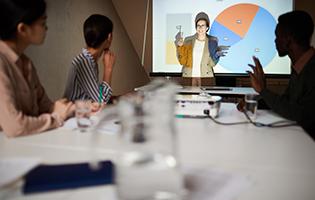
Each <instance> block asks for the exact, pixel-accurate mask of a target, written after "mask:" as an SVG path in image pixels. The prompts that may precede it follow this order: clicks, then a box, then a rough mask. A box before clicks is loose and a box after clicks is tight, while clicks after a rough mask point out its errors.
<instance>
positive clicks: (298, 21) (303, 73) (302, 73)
mask: <svg viewBox="0 0 315 200" xmlns="http://www.w3.org/2000/svg"><path fill="white" fill-rule="evenodd" d="M313 31H314V22H313V20H312V18H311V16H310V15H309V14H308V13H306V12H304V11H292V12H288V13H285V14H283V15H281V16H280V17H279V18H278V24H277V27H276V31H275V34H276V39H275V43H276V48H277V51H278V54H279V56H280V57H283V56H287V55H288V56H289V58H290V60H291V62H292V69H291V75H290V81H289V85H288V87H287V89H286V90H285V92H284V93H283V94H282V95H277V94H274V93H272V92H271V91H270V90H268V89H267V88H266V81H265V77H264V71H263V68H262V66H261V64H260V62H259V59H258V58H256V57H253V60H254V63H255V65H249V66H250V67H251V68H252V70H253V71H252V72H248V74H249V76H250V80H251V84H252V87H253V88H254V89H255V90H256V92H258V93H259V94H260V96H261V97H262V98H263V100H264V101H265V102H266V103H267V105H268V106H269V107H270V108H271V109H272V110H273V111H274V112H276V113H278V114H279V115H281V116H283V117H285V118H287V119H290V120H293V121H296V122H297V123H298V124H300V125H301V126H302V127H303V128H304V130H305V131H306V132H308V133H309V135H310V136H311V137H312V138H313V139H314V137H315V134H314V132H315V128H314V126H315V111H314V110H315V50H314V48H313V47H312V46H311V45H310V43H311V38H312V34H313Z"/></svg>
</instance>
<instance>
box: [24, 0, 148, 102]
mask: <svg viewBox="0 0 315 200" xmlns="http://www.w3.org/2000/svg"><path fill="white" fill-rule="evenodd" d="M47 6H48V8H47V16H48V21H47V23H48V33H47V37H46V40H45V43H44V44H43V45H41V46H31V47H29V48H28V49H27V51H26V54H27V55H28V56H29V57H31V59H32V60H33V62H34V64H35V67H36V69H37V72H38V74H39V77H40V80H41V82H42V84H43V85H44V87H45V89H46V92H47V93H48V95H49V97H51V98H52V99H57V98H60V97H61V96H62V95H63V91H64V86H65V82H66V79H67V73H68V69H69V67H70V63H71V60H72V58H73V57H74V56H75V55H77V54H78V53H80V52H81V49H82V47H84V46H85V44H84V39H83V33H82V26H83V22H84V20H85V19H86V18H87V17H88V16H90V15H91V14H94V13H98V14H104V15H106V16H108V17H109V18H111V19H112V21H113V23H114V33H113V35H114V39H113V42H112V48H111V49H112V51H114V52H115V54H116V64H115V68H114V70H113V79H112V86H113V90H114V94H115V95H120V94H125V93H126V92H129V91H132V90H133V88H134V87H138V86H141V85H143V84H145V83H147V81H148V78H147V77H146V73H145V71H144V69H143V67H141V64H140V60H139V57H138V55H137V53H136V51H135V49H134V47H133V45H132V43H131V41H130V39H129V37H128V34H127V32H126V30H125V28H124V27H123V25H122V23H121V20H120V18H119V16H118V15H117V13H116V10H115V8H114V6H113V4H112V1H111V0H89V1H86V0H47ZM99 64H100V70H102V67H101V63H99Z"/></svg>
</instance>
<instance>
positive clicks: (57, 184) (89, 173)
mask: <svg viewBox="0 0 315 200" xmlns="http://www.w3.org/2000/svg"><path fill="white" fill-rule="evenodd" d="M113 183H114V165H113V163H112V162H111V161H103V162H101V163H100V168H99V169H97V170H93V169H91V168H90V166H89V164H88V163H79V164H65V165H40V166H38V167H36V168H35V169H33V170H31V171H30V172H29V173H28V174H27V175H26V176H25V184H24V187H23V192H24V193H25V194H30V193H36V192H48V191H53V190H61V189H72V188H79V187H87V186H96V185H102V184H113Z"/></svg>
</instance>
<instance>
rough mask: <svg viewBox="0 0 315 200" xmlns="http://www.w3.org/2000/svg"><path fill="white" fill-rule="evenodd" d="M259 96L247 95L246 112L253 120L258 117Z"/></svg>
mask: <svg viewBox="0 0 315 200" xmlns="http://www.w3.org/2000/svg"><path fill="white" fill-rule="evenodd" d="M257 97H258V95H257V94H246V95H245V112H246V113H247V115H248V117H249V118H250V119H251V120H252V121H256V117H257V107H258V102H257Z"/></svg>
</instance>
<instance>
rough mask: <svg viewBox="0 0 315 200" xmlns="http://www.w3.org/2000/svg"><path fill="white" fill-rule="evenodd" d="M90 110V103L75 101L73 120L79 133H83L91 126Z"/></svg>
mask: <svg viewBox="0 0 315 200" xmlns="http://www.w3.org/2000/svg"><path fill="white" fill-rule="evenodd" d="M91 109H92V105H91V102H90V101H85V100H77V101H75V118H76V120H77V125H78V129H79V130H80V132H85V131H86V130H87V129H88V128H89V127H90V126H91V125H92V121H91V119H90V116H91Z"/></svg>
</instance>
